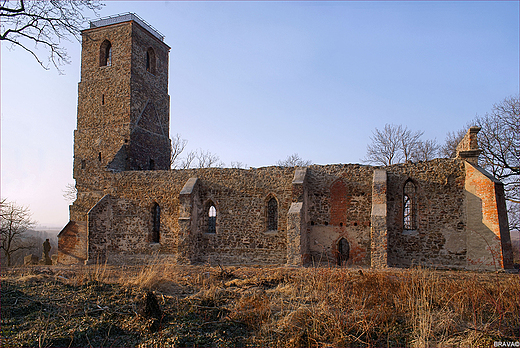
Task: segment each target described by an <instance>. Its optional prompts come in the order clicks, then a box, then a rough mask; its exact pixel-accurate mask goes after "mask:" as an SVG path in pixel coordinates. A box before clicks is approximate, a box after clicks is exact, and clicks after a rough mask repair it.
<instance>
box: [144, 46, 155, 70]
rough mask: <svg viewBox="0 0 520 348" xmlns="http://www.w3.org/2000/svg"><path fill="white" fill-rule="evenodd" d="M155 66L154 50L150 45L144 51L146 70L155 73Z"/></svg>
mask: <svg viewBox="0 0 520 348" xmlns="http://www.w3.org/2000/svg"><path fill="white" fill-rule="evenodd" d="M155 66H156V59H155V51H154V50H153V48H151V47H150V48H148V50H147V51H146V71H148V72H149V73H151V74H153V75H155Z"/></svg>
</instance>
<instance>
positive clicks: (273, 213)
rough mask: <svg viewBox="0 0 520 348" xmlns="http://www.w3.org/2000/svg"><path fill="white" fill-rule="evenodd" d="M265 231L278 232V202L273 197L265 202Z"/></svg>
mask: <svg viewBox="0 0 520 348" xmlns="http://www.w3.org/2000/svg"><path fill="white" fill-rule="evenodd" d="M267 230H268V231H276V230H278V202H277V201H276V199H275V198H274V197H271V199H270V200H269V201H268V202H267Z"/></svg>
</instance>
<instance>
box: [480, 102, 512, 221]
mask: <svg viewBox="0 0 520 348" xmlns="http://www.w3.org/2000/svg"><path fill="white" fill-rule="evenodd" d="M475 123H476V125H478V126H479V127H481V128H482V129H481V131H480V132H479V139H478V140H479V147H480V148H481V149H482V154H481V155H480V158H479V164H480V165H481V166H482V167H484V168H486V169H487V170H488V171H489V172H491V173H492V174H493V175H494V176H495V177H496V178H497V179H499V180H500V181H502V182H503V183H504V190H505V194H506V200H507V201H508V211H509V215H508V216H509V220H510V222H509V226H510V229H511V230H514V229H518V228H520V225H519V222H520V221H519V216H518V211H520V100H519V96H518V95H517V96H511V97H507V98H505V99H504V100H503V101H501V102H500V103H497V104H494V105H493V107H492V109H491V112H489V113H486V114H485V115H484V116H477V117H476V118H475Z"/></svg>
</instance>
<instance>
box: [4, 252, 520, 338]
mask: <svg viewBox="0 0 520 348" xmlns="http://www.w3.org/2000/svg"><path fill="white" fill-rule="evenodd" d="M519 290H520V287H519V277H518V274H516V275H513V274H505V273H477V272H459V271H434V270H427V269H417V268H416V269H405V270H403V269H389V270H382V271H381V270H378V271H375V270H370V269H363V270H359V269H349V268H327V267H317V268H314V267H312V268H285V267H224V268H221V267H209V266H177V265H169V264H166V265H165V264H158V263H154V262H152V263H150V264H149V265H146V266H143V267H115V266H106V265H97V266H80V267H69V268H66V267H56V266H54V267H41V266H35V267H32V268H11V269H3V270H2V275H1V292H2V296H1V305H2V306H1V314H2V336H1V340H2V341H1V344H2V346H3V347H245V346H262V347H315V346H316V347H486V346H488V347H489V346H493V344H494V342H495V341H502V342H504V341H508V342H516V341H519V340H520V338H519V331H520V319H519V318H520V314H519V307H520V304H519V293H520V291H519ZM150 292H151V293H150ZM147 294H148V295H147ZM157 305H158V306H157Z"/></svg>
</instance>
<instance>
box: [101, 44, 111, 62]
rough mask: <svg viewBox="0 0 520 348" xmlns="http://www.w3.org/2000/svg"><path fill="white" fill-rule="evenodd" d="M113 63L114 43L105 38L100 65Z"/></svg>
mask: <svg viewBox="0 0 520 348" xmlns="http://www.w3.org/2000/svg"><path fill="white" fill-rule="evenodd" d="M111 65H112V44H111V43H110V41H108V40H105V41H103V43H102V44H101V49H100V52H99V66H111Z"/></svg>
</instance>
